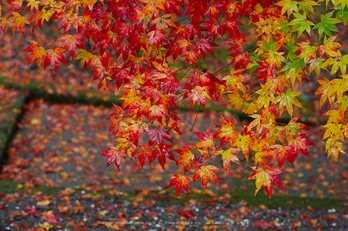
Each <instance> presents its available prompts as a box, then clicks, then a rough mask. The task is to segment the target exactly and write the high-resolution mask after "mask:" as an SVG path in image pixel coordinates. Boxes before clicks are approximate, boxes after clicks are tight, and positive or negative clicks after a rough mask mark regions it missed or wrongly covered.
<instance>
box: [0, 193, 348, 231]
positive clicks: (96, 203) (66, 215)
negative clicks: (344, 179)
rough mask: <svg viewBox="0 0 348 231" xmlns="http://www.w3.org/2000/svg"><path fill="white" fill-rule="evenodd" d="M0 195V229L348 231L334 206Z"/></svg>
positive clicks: (345, 218)
mask: <svg viewBox="0 0 348 231" xmlns="http://www.w3.org/2000/svg"><path fill="white" fill-rule="evenodd" d="M82 193H83V192H82ZM0 196H1V197H0V230H43V229H46V230H48V229H49V230H116V229H122V230H141V229H146V230H202V229H204V230H295V229H296V230H348V215H346V214H345V213H344V212H343V213H342V212H337V211H336V210H335V209H334V208H332V209H329V210H327V211H314V210H304V209H298V210H287V209H281V208H278V209H269V208H267V207H265V206H262V205H260V206H258V207H253V208H250V207H249V206H248V205H247V203H246V202H245V201H241V202H240V203H239V204H219V203H217V204H215V205H212V206H209V205H206V204H201V203H198V202H197V201H195V200H191V201H190V202H188V203H186V204H178V205H165V204H160V203H157V202H156V201H153V200H150V201H148V200H144V201H142V202H141V203H138V202H137V200H135V201H133V202H130V201H128V200H123V199H122V196H121V195H119V196H111V195H105V196H102V197H101V198H93V197H91V196H90V195H87V194H80V193H76V192H74V193H71V192H68V191H61V192H60V193H59V196H56V197H53V196H43V195H40V194H36V195H35V194H34V195H32V196H27V197H25V196H23V195H19V194H9V195H5V194H0ZM42 228H43V229H42Z"/></svg>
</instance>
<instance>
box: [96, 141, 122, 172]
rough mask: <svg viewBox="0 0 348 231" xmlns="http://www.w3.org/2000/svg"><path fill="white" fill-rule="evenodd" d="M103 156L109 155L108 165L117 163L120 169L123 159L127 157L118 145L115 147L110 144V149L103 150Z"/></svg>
mask: <svg viewBox="0 0 348 231" xmlns="http://www.w3.org/2000/svg"><path fill="white" fill-rule="evenodd" d="M101 156H106V157H108V160H107V162H106V167H108V166H109V165H111V164H113V163H115V165H116V167H117V169H118V170H120V166H121V163H122V160H123V159H124V158H126V155H125V154H124V153H123V152H122V151H120V150H118V149H117V148H116V147H113V146H110V149H109V150H107V151H105V152H103V153H102V154H101Z"/></svg>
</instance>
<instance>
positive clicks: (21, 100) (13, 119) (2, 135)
mask: <svg viewBox="0 0 348 231" xmlns="http://www.w3.org/2000/svg"><path fill="white" fill-rule="evenodd" d="M27 99H28V94H27V93H25V92H21V91H20V92H19V95H18V98H17V100H16V102H15V103H14V104H13V105H11V107H10V108H11V110H13V109H15V110H20V111H21V112H20V113H18V114H16V113H11V112H8V113H9V114H10V117H9V118H8V119H7V120H5V121H3V122H4V123H5V126H4V127H2V128H1V129H0V141H1V142H0V168H1V166H2V164H3V162H4V161H5V159H6V158H5V157H6V152H7V149H8V146H9V144H10V142H11V141H12V138H13V137H14V135H15V133H16V128H17V126H16V124H17V122H18V121H19V120H20V118H21V117H22V116H23V107H24V104H25V102H26V101H27Z"/></svg>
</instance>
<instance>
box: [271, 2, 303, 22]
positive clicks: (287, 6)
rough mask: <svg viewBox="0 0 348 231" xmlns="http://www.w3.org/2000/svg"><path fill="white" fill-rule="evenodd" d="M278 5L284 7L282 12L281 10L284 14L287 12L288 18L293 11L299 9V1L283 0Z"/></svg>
mask: <svg viewBox="0 0 348 231" xmlns="http://www.w3.org/2000/svg"><path fill="white" fill-rule="evenodd" d="M276 5H278V6H281V7H282V12H281V14H282V15H283V14H285V12H287V14H288V18H289V17H290V15H291V14H292V12H297V11H298V9H297V5H298V2H297V1H293V0H283V1H280V2H278V3H277V4H276Z"/></svg>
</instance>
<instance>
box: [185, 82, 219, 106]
mask: <svg viewBox="0 0 348 231" xmlns="http://www.w3.org/2000/svg"><path fill="white" fill-rule="evenodd" d="M186 89H189V91H187V92H186V93H185V94H184V97H183V98H184V99H186V98H187V97H188V96H189V97H190V101H191V107H192V106H193V105H194V103H195V102H196V101H199V103H200V105H201V106H202V107H203V109H205V102H206V98H208V99H213V96H212V95H211V94H210V92H209V89H210V87H209V86H204V87H201V86H195V87H194V88H192V87H191V86H188V87H187V88H186Z"/></svg>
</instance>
